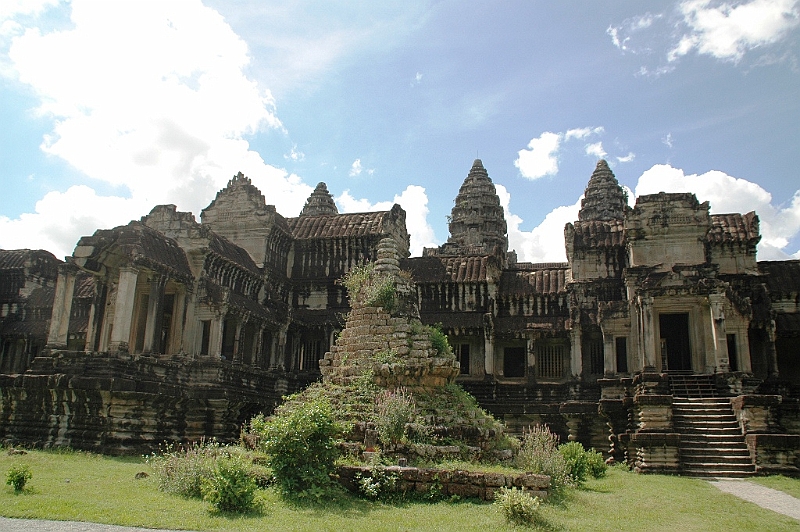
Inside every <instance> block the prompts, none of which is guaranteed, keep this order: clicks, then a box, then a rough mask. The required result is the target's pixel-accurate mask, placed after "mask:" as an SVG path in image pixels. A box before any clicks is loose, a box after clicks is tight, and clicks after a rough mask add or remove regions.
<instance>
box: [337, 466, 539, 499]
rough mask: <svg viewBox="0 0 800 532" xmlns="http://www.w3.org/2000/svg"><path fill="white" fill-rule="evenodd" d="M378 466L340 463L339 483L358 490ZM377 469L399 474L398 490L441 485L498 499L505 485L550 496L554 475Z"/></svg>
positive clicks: (440, 487) (443, 490)
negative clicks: (364, 478)
mask: <svg viewBox="0 0 800 532" xmlns="http://www.w3.org/2000/svg"><path fill="white" fill-rule="evenodd" d="M373 470H374V468H371V467H368V466H340V467H339V468H338V470H337V474H338V476H339V483H340V484H342V486H344V487H345V488H346V489H348V490H349V491H352V492H357V491H358V483H357V480H356V477H357V475H360V476H361V477H362V478H363V477H367V478H372V472H373ZM377 470H379V471H381V472H382V473H383V474H391V475H396V478H397V482H396V485H395V488H394V490H393V492H394V493H426V492H429V491H430V490H431V489H438V490H439V491H440V492H441V494H442V495H444V496H452V495H457V496H459V497H463V498H477V499H482V500H484V501H491V500H494V494H495V492H497V491H498V490H500V489H502V488H504V487H505V488H512V487H513V488H522V490H524V491H525V492H527V493H529V494H530V495H531V496H533V497H539V498H543V499H544V498H547V495H548V490H549V488H550V477H549V476H547V475H536V474H534V473H517V474H505V473H484V472H477V471H463V470H450V469H435V468H417V467H400V466H387V467H380V468H377Z"/></svg>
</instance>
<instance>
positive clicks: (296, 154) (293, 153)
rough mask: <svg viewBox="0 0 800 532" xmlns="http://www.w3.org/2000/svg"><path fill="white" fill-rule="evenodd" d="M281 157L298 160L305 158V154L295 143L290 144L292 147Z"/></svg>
mask: <svg viewBox="0 0 800 532" xmlns="http://www.w3.org/2000/svg"><path fill="white" fill-rule="evenodd" d="M283 158H284V159H286V160H287V161H294V162H300V161H303V160H305V158H306V154H305V153H303V152H301V151H299V150H298V149H297V144H292V149H291V150H289V153H287V154H285V155H284V156H283Z"/></svg>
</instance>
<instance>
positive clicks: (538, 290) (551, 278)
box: [500, 265, 569, 295]
mask: <svg viewBox="0 0 800 532" xmlns="http://www.w3.org/2000/svg"><path fill="white" fill-rule="evenodd" d="M568 271H569V269H568V268H567V266H566V265H564V267H563V268H545V269H540V270H511V271H504V272H503V275H502V276H501V277H500V293H501V294H503V295H510V294H514V295H532V294H549V295H553V294H563V293H565V292H566V285H567V275H568V273H567V272H568Z"/></svg>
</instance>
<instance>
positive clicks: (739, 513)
mask: <svg viewBox="0 0 800 532" xmlns="http://www.w3.org/2000/svg"><path fill="white" fill-rule="evenodd" d="M14 463H22V464H24V465H27V466H29V467H30V469H31V471H32V473H33V475H34V481H33V482H32V483H31V487H30V488H29V489H26V490H24V491H23V492H21V493H19V494H15V493H14V491H13V489H12V488H11V487H10V486H3V489H0V515H2V516H5V517H21V518H44V519H58V520H77V521H90V522H98V523H108V524H116V525H123V526H141V527H148V528H166V529H190V530H199V531H204V530H217V531H228V530H230V531H234V530H236V531H243V532H248V531H261V530H369V531H382V530H387V531H388V530H397V526H398V525H397V524H398V523H402V524H403V528H404V529H408V530H431V529H441V528H449V529H452V530H465V531H468V530H476V531H482V532H485V531H486V530H519V528H518V527H515V526H512V525H510V524H507V523H506V522H505V519H504V517H503V516H502V515H501V514H499V513H498V512H495V511H493V510H492V506H491V505H489V504H486V503H482V502H477V501H472V500H466V501H460V502H458V503H453V502H450V501H449V500H447V501H441V502H437V503H433V504H432V503H423V502H415V501H407V502H405V503H403V504H395V503H392V504H386V503H382V502H376V501H373V500H368V499H363V498H357V497H355V496H351V495H349V494H347V493H344V492H340V491H337V492H334V493H332V494H331V496H330V497H329V498H326V499H325V500H324V501H322V502H320V503H314V504H307V503H305V504H304V503H298V502H297V501H294V500H288V501H287V500H284V499H283V498H282V497H281V495H280V493H279V492H278V491H277V490H276V489H275V488H272V487H270V488H259V489H258V490H257V495H256V499H257V500H258V501H260V503H261V504H260V510H257V511H255V512H252V513H247V514H241V515H239V514H231V513H225V512H221V513H209V512H208V511H207V508H208V503H206V502H204V501H202V500H201V499H198V498H184V497H180V496H176V495H171V494H165V493H164V492H162V491H160V490H159V489H158V482H157V480H156V478H155V477H154V475H152V474H151V475H150V476H149V477H144V476H142V477H140V478H136V477H137V473H143V472H150V468H149V467H148V466H147V465H146V464H145V463H144V460H143V459H142V458H137V457H127V458H117V457H106V456H99V455H95V454H91V453H83V452H53V451H30V452H29V453H28V454H27V455H25V456H8V455H7V453H6V452H5V451H3V452H2V453H0V471H7V470H8V469H9V468H10V467H11V466H12V464H14ZM495 467H497V466H495ZM773 479H774V480H776V481H777V482H778V483H779V484H781V485H784V486H785V490H786V491H790V492H791V491H792V490H794V491H795V492H796V491H798V490H800V479H790V478H785V477H768V478H766V479H757V481H759V482H760V481H764V482H767V481H771V480H773ZM99 494H102V496H99ZM631 504H635V511H632V510H631ZM538 513H539V519H540V520H539V521H538V523H539V527H538V528H534V530H536V529H538V530H592V531H601V532H602V531H616V530H641V531H644V532H649V531H660V530H704V531H706V530H707V531H726V530H763V531H775V532H780V531H789V530H796V529H797V521H795V520H793V519H791V518H789V517H785V516H782V515H780V514H777V513H774V512H771V511H769V510H764V509H762V508H758V507H756V506H755V505H751V504H745V503H740V502H739V501H738V499H736V498H734V497H733V496H732V495H729V494H726V493H723V492H721V491H720V490H718V489H717V488H715V487H713V486H711V485H710V484H709V483H708V482H706V481H704V480H700V479H693V478H685V477H677V476H662V475H637V474H634V473H629V472H627V471H625V470H623V469H620V468H618V467H614V468H610V469H609V471H608V474H607V476H606V477H605V478H602V479H599V480H596V479H592V478H590V479H588V480H587V481H586V484H585V486H584V488H582V489H577V490H569V491H568V492H567V494H566V496H565V497H563V498H562V500H561V501H560V502H559V503H558V504H542V505H541V506H540V507H539V509H538Z"/></svg>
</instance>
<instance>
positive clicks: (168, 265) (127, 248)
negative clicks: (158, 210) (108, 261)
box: [74, 221, 192, 279]
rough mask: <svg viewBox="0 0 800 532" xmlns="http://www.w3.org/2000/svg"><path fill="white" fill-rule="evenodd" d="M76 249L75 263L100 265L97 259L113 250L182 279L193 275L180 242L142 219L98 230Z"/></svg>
mask: <svg viewBox="0 0 800 532" xmlns="http://www.w3.org/2000/svg"><path fill="white" fill-rule="evenodd" d="M75 252H76V255H74V258H75V262H76V264H78V265H79V266H82V267H85V268H87V269H90V270H93V269H94V267H96V266H99V264H97V260H98V259H101V256H102V255H104V254H105V253H110V252H113V253H115V254H117V255H121V256H123V257H126V258H127V259H128V260H130V262H131V263H133V264H138V265H141V266H145V267H148V268H152V269H153V270H156V271H159V272H162V273H165V274H167V275H173V276H176V277H179V278H182V279H191V278H192V270H191V269H190V268H189V262H188V260H187V259H186V254H185V253H184V251H183V249H181V247H180V246H179V245H178V243H177V242H176V241H175V240H174V239H172V238H169V237H167V236H164V235H163V234H161V233H159V232H158V231H156V230H155V229H151V228H150V227H147V226H146V225H144V224H143V223H141V222H136V221H134V222H131V223H129V224H128V225H123V226H120V227H115V228H114V229H100V230H98V231H95V233H94V235H92V236H84V237H82V238H81V239H80V240H79V241H78V245H77V247H76V248H75ZM77 254H79V255H77ZM101 260H102V259H101Z"/></svg>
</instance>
